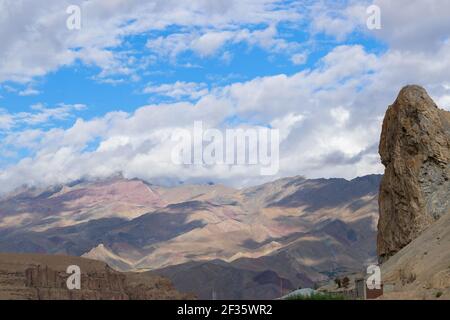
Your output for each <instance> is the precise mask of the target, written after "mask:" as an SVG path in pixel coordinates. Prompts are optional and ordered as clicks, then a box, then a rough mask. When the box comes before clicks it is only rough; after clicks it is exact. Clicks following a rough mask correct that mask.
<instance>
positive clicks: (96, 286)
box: [0, 254, 192, 300]
mask: <svg viewBox="0 0 450 320" xmlns="http://www.w3.org/2000/svg"><path fill="white" fill-rule="evenodd" d="M70 265H77V266H79V267H80V269H81V289H80V290H76V289H75V290H69V289H68V288H67V284H66V281H67V278H68V277H69V276H70V275H69V274H67V273H66V270H67V267H68V266H70ZM189 298H192V295H184V294H181V293H179V292H177V291H176V290H175V289H174V287H173V286H172V284H171V283H170V281H169V280H167V279H165V278H163V277H159V276H155V275H152V274H149V273H146V274H139V273H120V272H117V271H114V270H112V269H111V268H110V267H109V266H108V265H106V264H105V263H103V262H99V261H94V260H89V259H84V258H78V257H69V256H61V255H55V256H49V255H39V254H0V299H8V300H16V299H20V300H130V299H131V300H150V299H189Z"/></svg>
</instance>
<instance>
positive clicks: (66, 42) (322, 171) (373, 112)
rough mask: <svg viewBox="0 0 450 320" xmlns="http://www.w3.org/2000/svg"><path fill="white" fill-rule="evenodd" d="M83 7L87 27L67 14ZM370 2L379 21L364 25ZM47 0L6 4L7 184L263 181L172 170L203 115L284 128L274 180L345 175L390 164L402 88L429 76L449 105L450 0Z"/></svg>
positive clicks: (2, 75) (1, 106)
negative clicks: (72, 25)
mask: <svg viewBox="0 0 450 320" xmlns="http://www.w3.org/2000/svg"><path fill="white" fill-rule="evenodd" d="M413 2H414V1H413ZM73 4H76V5H78V6H79V8H80V10H81V11H80V19H81V29H79V30H69V29H68V28H67V27H66V21H67V19H68V18H69V17H70V16H71V15H70V14H68V13H67V12H66V9H67V7H68V6H69V5H73ZM373 4H374V5H376V6H377V8H380V13H381V22H382V25H381V29H380V30H369V29H368V28H367V25H366V22H367V19H368V18H369V14H368V13H367V11H366V10H367V8H368V7H369V6H371V5H373ZM39 5H40V6H41V7H39V6H38V4H36V3H35V2H33V1H11V0H2V1H0V9H1V10H0V18H1V19H0V27H1V30H2V31H0V42H1V43H2V50H1V51H2V52H1V53H0V61H1V62H0V137H1V138H2V144H1V145H0V150H1V151H2V156H1V158H0V180H1V181H14V183H11V184H10V187H8V188H9V189H11V188H13V187H17V186H20V185H22V184H36V185H48V184H54V183H64V182H67V181H70V180H74V179H77V178H80V177H84V176H93V177H103V176H107V175H110V174H114V172H117V171H120V172H122V173H123V174H124V175H125V176H127V177H139V178H143V179H147V180H152V179H156V180H161V179H162V180H165V179H168V180H176V181H180V180H183V181H185V180H186V181H188V180H194V181H211V180H214V181H216V182H223V183H227V184H232V185H237V184H254V183H259V182H262V181H264V179H268V178H264V177H260V176H259V175H258V174H257V170H256V171H254V173H253V171H252V170H248V168H247V169H243V170H236V171H235V172H229V171H226V170H224V169H221V168H216V169H213V170H204V169H201V170H200V169H199V170H198V171H196V170H192V168H190V169H187V170H185V169H183V168H177V167H173V166H170V167H168V165H167V161H166V160H164V159H163V158H161V157H163V156H162V154H163V153H164V152H167V149H168V144H169V143H168V142H167V134H168V132H171V131H173V130H174V128H189V127H191V126H192V123H193V121H195V120H202V121H204V122H205V123H207V125H208V126H210V127H217V128H219V129H226V128H228V127H239V126H240V127H252V126H253V127H258V126H269V127H279V129H280V130H281V131H282V132H281V135H282V137H283V139H282V142H281V145H280V148H281V149H280V152H281V153H280V157H281V159H280V160H281V170H280V173H279V175H278V176H277V177H281V176H287V175H298V174H304V175H306V176H309V177H322V176H323V177H331V176H340V177H345V178H349V179H350V178H353V177H356V176H358V175H363V174H368V173H377V172H381V171H382V167H381V166H380V164H379V159H378V155H377V153H376V144H377V141H378V137H379V127H380V122H381V120H382V116H383V114H384V111H385V108H386V107H387V105H388V104H389V103H391V102H392V101H393V99H394V98H395V95H396V93H397V92H398V91H399V90H400V88H401V87H402V86H403V85H405V84H408V83H412V82H414V83H418V84H421V85H423V86H425V87H426V88H427V89H428V90H429V91H430V93H431V94H432V96H433V98H435V100H437V102H438V103H439V104H440V105H441V106H442V107H444V108H446V107H447V106H448V105H450V103H449V100H450V98H449V97H450V94H449V89H450V79H449V76H448V75H449V73H448V72H443V70H449V66H450V62H449V58H448V57H449V56H450V55H448V53H449V52H450V51H449V47H450V45H449V43H448V36H449V35H448V30H450V28H449V27H450V26H449V23H448V19H447V18H446V17H447V14H448V12H449V9H450V7H449V6H448V5H447V4H443V3H442V2H440V1H434V0H428V1H416V2H414V3H412V2H408V1H396V3H395V4H392V3H390V2H389V1H383V0H380V1H373V2H372V1H356V0H355V1H352V0H348V1H277V0H246V1H222V0H216V1H209V2H208V1H207V0H196V1H192V2H190V3H179V2H178V1H159V0H154V1H115V2H110V1H100V0H97V1H73V2H66V1H53V0H47V1H44V2H43V4H42V3H41V4H39ZM5 9H8V10H5ZM427 12H428V13H427ZM417 17H420V19H418V18H417ZM146 117H148V118H146ZM146 124H147V125H146ZM149 146H151V147H149ZM155 154H158V155H159V156H160V157H158V156H155ZM105 159H108V160H107V161H106V160H105ZM81 163H85V165H84V166H83V165H81ZM273 178H276V177H271V179H273ZM8 188H7V189H8ZM6 191H7V190H6Z"/></svg>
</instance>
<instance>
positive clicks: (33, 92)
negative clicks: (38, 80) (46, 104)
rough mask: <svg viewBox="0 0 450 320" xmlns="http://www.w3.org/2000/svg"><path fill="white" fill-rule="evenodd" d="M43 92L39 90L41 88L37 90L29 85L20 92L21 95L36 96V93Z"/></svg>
mask: <svg viewBox="0 0 450 320" xmlns="http://www.w3.org/2000/svg"><path fill="white" fill-rule="evenodd" d="M40 93H41V92H40V91H39V90H36V89H34V88H32V87H27V88H25V89H24V90H21V91H20V92H19V96H22V97H26V96H36V95H39V94H40Z"/></svg>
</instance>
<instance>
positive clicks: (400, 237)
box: [377, 85, 450, 262]
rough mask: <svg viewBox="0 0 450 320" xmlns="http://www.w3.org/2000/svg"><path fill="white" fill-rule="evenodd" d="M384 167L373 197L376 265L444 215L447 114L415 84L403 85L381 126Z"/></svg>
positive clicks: (447, 206) (449, 150) (449, 188)
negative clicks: (376, 219) (375, 201)
mask: <svg viewBox="0 0 450 320" xmlns="http://www.w3.org/2000/svg"><path fill="white" fill-rule="evenodd" d="M379 152H380V156H381V160H382V163H383V165H384V166H385V167H386V169H385V174H384V176H383V179H382V181H381V186H380V194H379V209H380V218H379V222H378V239H377V250H378V256H379V258H380V261H381V262H383V261H386V260H387V259H388V258H389V257H391V256H393V255H394V254H395V253H397V252H398V251H400V250H401V249H402V248H403V247H405V246H406V245H408V244H409V243H410V242H411V241H413V240H414V239H415V238H417V237H418V236H419V235H420V234H421V233H422V232H423V231H424V230H425V229H427V228H428V227H429V226H430V225H432V224H433V223H434V222H435V221H436V220H438V219H439V218H440V217H442V216H443V215H445V214H447V213H448V212H449V211H450V181H449V177H450V113H449V112H447V111H444V110H441V109H439V108H438V107H437V106H436V104H435V103H434V102H433V100H432V99H431V98H430V97H429V96H428V94H427V92H426V91H425V89H423V88H421V87H419V86H414V85H413V86H406V87H405V88H403V89H402V90H401V91H400V93H399V95H398V97H397V99H396V101H395V102H394V104H393V105H391V106H390V107H389V108H388V110H387V112H386V116H385V119H384V122H383V129H382V134H381V140H380V149H379Z"/></svg>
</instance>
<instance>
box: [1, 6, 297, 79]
mask: <svg viewBox="0 0 450 320" xmlns="http://www.w3.org/2000/svg"><path fill="white" fill-rule="evenodd" d="M69 5H79V6H80V8H81V22H82V23H81V26H82V27H81V29H80V30H69V29H68V28H67V27H66V20H67V18H68V17H69V16H68V14H67V13H66V9H67V8H68V6H69ZM294 9H295V8H292V6H289V5H282V4H280V3H279V1H278V0H258V1H255V0H245V1H235V0H232V1H229V0H215V1H209V0H192V1H177V0H169V1H167V0H150V1H142V0H118V1H106V0H96V1H80V0H77V1H69V0H48V1H45V4H43V3H40V2H37V1H32V0H24V1H15V0H4V1H1V2H0V42H1V43H2V50H1V52H0V83H1V82H3V81H7V80H12V81H18V82H27V81H30V80H31V79H32V78H33V77H36V76H44V75H46V74H47V73H48V72H51V71H55V70H57V69H58V68H60V67H62V66H68V65H72V64H73V63H74V62H76V61H81V62H82V63H85V64H87V65H94V66H98V67H100V68H101V69H102V70H103V73H102V74H101V76H103V77H108V76H110V75H111V74H124V75H128V76H130V75H132V74H133V69H134V68H136V67H137V66H134V65H129V62H130V61H129V59H128V58H129V57H128V55H127V54H126V53H123V52H121V51H120V50H114V48H120V46H121V45H122V44H123V42H124V41H125V39H126V37H127V36H132V35H137V34H140V33H143V32H159V31H164V30H166V28H168V27H172V26H177V27H179V28H183V29H188V30H189V32H188V33H187V34H186V35H182V37H185V36H187V37H188V38H192V35H193V36H194V37H195V34H196V31H195V30H199V29H200V30H201V29H208V28H211V27H212V28H213V32H208V33H202V34H201V35H200V36H199V37H195V39H192V42H191V43H190V45H191V48H192V49H193V50H196V51H197V52H199V53H200V54H202V55H210V54H212V53H213V52H215V51H216V50H217V49H218V48H219V47H220V46H221V45H222V44H223V43H224V41H226V40H227V37H228V34H227V33H226V32H223V30H239V29H241V28H243V26H245V25H260V24H263V25H264V24H265V25H273V24H277V23H279V22H282V21H293V20H295V19H298V17H299V14H298V12H296V11H295V10H294ZM190 34H192V35H190ZM177 39H178V38H177ZM166 40H167V41H170V39H166ZM178 40H180V41H181V40H182V39H181V38H180V39H178ZM183 41H184V42H185V41H186V39H184V40H183ZM183 41H181V43H183ZM156 43H157V41H156ZM181 49H182V48H175V50H181Z"/></svg>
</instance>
